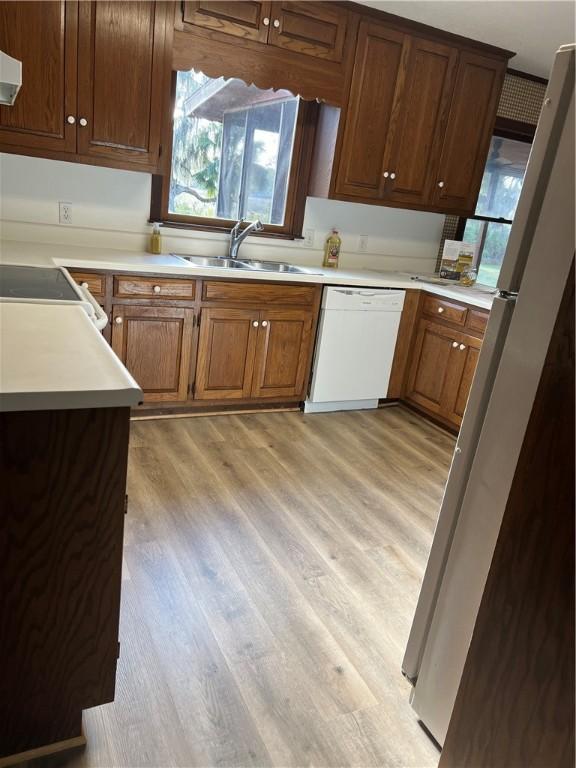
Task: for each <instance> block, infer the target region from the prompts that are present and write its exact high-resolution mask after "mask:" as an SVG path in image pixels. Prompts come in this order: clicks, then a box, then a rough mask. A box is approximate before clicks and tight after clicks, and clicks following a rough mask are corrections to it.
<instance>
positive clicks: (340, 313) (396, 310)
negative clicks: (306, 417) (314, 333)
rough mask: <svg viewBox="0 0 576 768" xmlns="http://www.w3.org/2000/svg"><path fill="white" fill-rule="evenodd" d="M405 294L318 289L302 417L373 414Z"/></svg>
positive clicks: (382, 391)
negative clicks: (319, 306) (357, 411)
mask: <svg viewBox="0 0 576 768" xmlns="http://www.w3.org/2000/svg"><path fill="white" fill-rule="evenodd" d="M404 295H405V291H401V290H397V289H394V288H346V287H341V288H339V287H330V288H324V293H323V294H322V309H321V312H320V323H319V326H318V338H317V341H316V350H315V353H314V372H313V375H312V385H311V388H310V395H309V397H308V399H307V400H306V402H305V403H304V411H305V413H315V412H320V411H342V410H354V409H359V408H376V407H377V406H378V400H379V398H381V397H386V394H387V392H388V382H389V380H390V371H391V369H392V359H393V357H394V348H395V346H396V337H397V336H398V326H399V325H400V315H401V314H402V307H403V306H404Z"/></svg>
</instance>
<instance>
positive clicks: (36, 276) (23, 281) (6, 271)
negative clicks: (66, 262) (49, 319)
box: [0, 264, 79, 301]
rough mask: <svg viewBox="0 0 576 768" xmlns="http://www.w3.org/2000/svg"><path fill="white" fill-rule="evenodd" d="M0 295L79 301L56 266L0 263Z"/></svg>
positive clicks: (16, 297) (15, 297)
mask: <svg viewBox="0 0 576 768" xmlns="http://www.w3.org/2000/svg"><path fill="white" fill-rule="evenodd" d="M0 297H2V298H4V297H5V298H12V299H60V300H65V301H79V297H78V294H77V293H76V291H75V290H74V288H73V287H72V286H71V285H70V281H69V280H68V279H67V278H66V276H65V275H64V273H63V272H62V271H61V270H60V269H58V268H57V267H54V268H53V267H46V268H45V267H18V266H14V265H12V264H0Z"/></svg>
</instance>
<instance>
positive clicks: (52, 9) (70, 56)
mask: <svg viewBox="0 0 576 768" xmlns="http://www.w3.org/2000/svg"><path fill="white" fill-rule="evenodd" d="M77 21H78V3H77V2H72V1H71V2H64V0H48V1H47V2H2V3H0V50H2V51H4V52H5V53H7V54H9V55H10V56H13V57H14V58H16V59H19V60H20V61H21V62H22V73H23V83H22V87H21V88H20V92H19V93H18V96H17V97H16V101H15V103H14V106H12V107H0V144H8V145H11V146H20V147H27V148H31V149H39V150H42V149H47V150H59V151H65V152H75V151H76V125H75V124H74V120H75V116H76V48H77V36H76V35H77ZM68 117H70V118H71V119H72V123H69V122H68V120H67V118H68Z"/></svg>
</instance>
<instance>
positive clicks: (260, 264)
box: [244, 259, 321, 275]
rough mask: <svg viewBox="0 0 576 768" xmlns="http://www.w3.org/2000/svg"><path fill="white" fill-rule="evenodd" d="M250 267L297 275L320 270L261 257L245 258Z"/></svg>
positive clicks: (315, 273) (310, 273)
mask: <svg viewBox="0 0 576 768" xmlns="http://www.w3.org/2000/svg"><path fill="white" fill-rule="evenodd" d="M244 264H247V265H248V267H249V268H250V269H255V270H259V271H262V272H290V273H292V274H297V275H319V274H321V273H320V272H313V271H312V270H310V269H307V268H305V267H296V266H294V264H287V263H286V262H284V261H260V260H259V259H245V260H244Z"/></svg>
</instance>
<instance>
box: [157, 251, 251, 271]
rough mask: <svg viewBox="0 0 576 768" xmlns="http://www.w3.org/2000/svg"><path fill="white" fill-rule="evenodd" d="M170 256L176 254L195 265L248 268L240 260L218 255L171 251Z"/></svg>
mask: <svg viewBox="0 0 576 768" xmlns="http://www.w3.org/2000/svg"><path fill="white" fill-rule="evenodd" d="M171 256H178V257H179V258H180V259H185V260H186V261H189V262H190V264H192V265H193V266H195V267H222V269H246V270H247V269H249V267H247V266H246V264H244V263H243V262H241V261H236V259H225V258H224V257H222V258H221V257H220V256H182V255H180V254H179V253H172V254H171Z"/></svg>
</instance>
